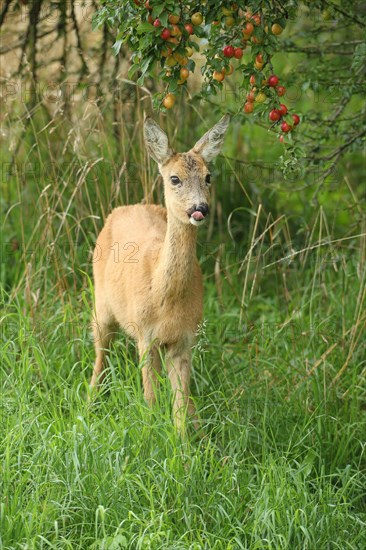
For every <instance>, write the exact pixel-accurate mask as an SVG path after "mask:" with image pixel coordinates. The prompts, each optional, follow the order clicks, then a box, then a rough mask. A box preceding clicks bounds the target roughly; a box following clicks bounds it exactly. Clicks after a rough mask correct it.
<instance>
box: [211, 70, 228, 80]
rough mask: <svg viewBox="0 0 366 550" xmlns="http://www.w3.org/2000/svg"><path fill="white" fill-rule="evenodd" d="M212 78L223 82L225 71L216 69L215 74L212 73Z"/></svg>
mask: <svg viewBox="0 0 366 550" xmlns="http://www.w3.org/2000/svg"><path fill="white" fill-rule="evenodd" d="M212 78H213V79H214V80H217V82H222V81H223V80H224V78H225V75H224V73H223V72H220V71H214V72H213V75H212Z"/></svg>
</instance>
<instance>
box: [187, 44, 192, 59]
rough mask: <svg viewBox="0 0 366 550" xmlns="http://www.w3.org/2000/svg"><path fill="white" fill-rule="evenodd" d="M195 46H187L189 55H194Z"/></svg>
mask: <svg viewBox="0 0 366 550" xmlns="http://www.w3.org/2000/svg"><path fill="white" fill-rule="evenodd" d="M193 53H194V52H193V48H191V47H190V46H187V47H186V54H187V55H188V57H192V55H193Z"/></svg>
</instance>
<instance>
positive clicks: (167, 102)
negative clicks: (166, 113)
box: [163, 94, 175, 109]
mask: <svg viewBox="0 0 366 550" xmlns="http://www.w3.org/2000/svg"><path fill="white" fill-rule="evenodd" d="M174 103H175V95H174V94H167V95H166V96H165V97H164V99H163V105H164V107H165V108H166V109H171V108H172V107H173V106H174Z"/></svg>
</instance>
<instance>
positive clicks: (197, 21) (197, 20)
mask: <svg viewBox="0 0 366 550" xmlns="http://www.w3.org/2000/svg"><path fill="white" fill-rule="evenodd" d="M191 21H192V23H193V25H201V23H202V21H203V15H202V13H200V12H199V11H198V12H196V13H194V14H193V15H192V17H191Z"/></svg>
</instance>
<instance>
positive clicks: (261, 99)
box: [255, 92, 267, 103]
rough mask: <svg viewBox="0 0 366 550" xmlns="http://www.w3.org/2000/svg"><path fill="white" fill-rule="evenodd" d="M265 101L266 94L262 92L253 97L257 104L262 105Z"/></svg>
mask: <svg viewBox="0 0 366 550" xmlns="http://www.w3.org/2000/svg"><path fill="white" fill-rule="evenodd" d="M266 99H267V96H266V94H264V93H263V92H259V93H258V94H257V95H256V96H255V101H256V102H257V103H264V101H266Z"/></svg>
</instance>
